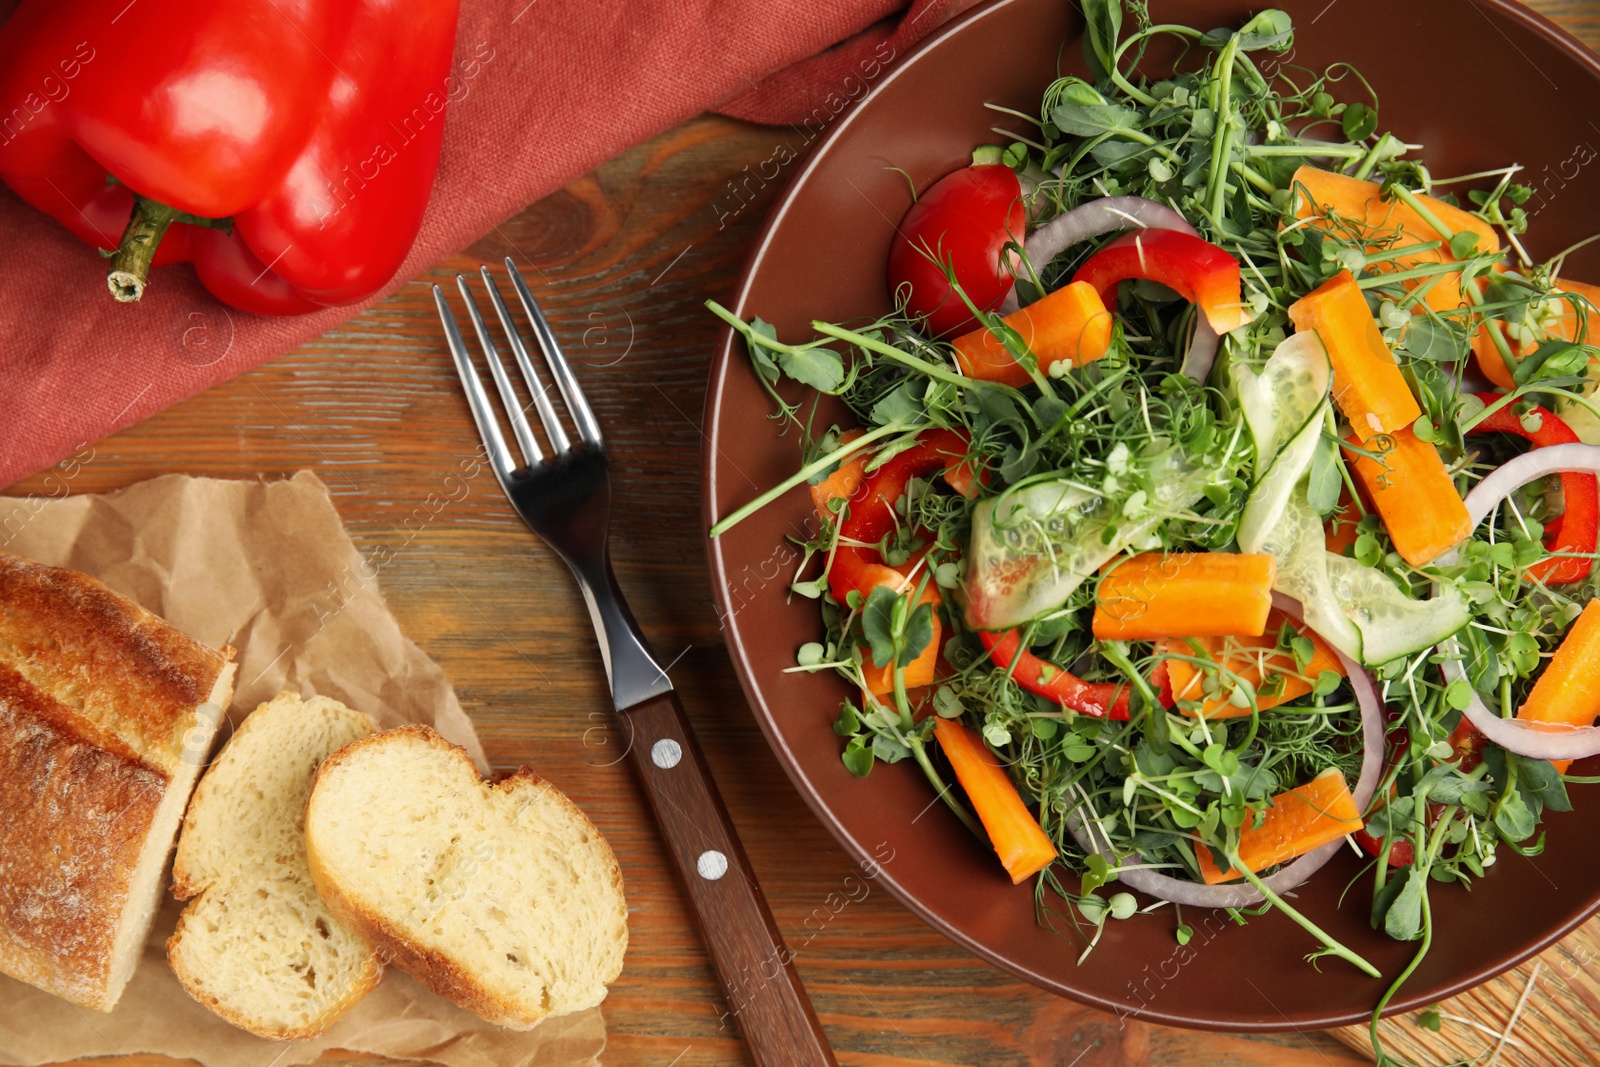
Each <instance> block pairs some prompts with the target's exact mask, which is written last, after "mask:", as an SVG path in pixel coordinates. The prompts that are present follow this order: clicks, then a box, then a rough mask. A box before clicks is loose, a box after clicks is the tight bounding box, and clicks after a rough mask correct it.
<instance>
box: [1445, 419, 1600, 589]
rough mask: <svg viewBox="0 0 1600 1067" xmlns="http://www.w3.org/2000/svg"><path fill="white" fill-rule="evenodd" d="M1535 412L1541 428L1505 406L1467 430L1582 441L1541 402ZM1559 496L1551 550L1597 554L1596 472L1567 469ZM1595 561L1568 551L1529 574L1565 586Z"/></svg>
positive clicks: (1549, 530) (1538, 444)
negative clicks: (1527, 424)
mask: <svg viewBox="0 0 1600 1067" xmlns="http://www.w3.org/2000/svg"><path fill="white" fill-rule="evenodd" d="M1478 399H1479V400H1482V401H1483V402H1484V403H1485V404H1493V403H1495V402H1496V401H1497V400H1499V399H1500V395H1499V394H1498V393H1479V394H1478ZM1533 413H1534V414H1535V415H1537V416H1538V418H1539V428H1538V429H1537V430H1529V429H1528V428H1527V427H1525V426H1523V425H1522V420H1521V419H1520V418H1518V417H1517V415H1516V413H1515V412H1513V411H1512V410H1511V405H1507V406H1505V407H1503V408H1501V409H1500V410H1499V411H1496V412H1495V413H1494V414H1492V415H1490V416H1489V417H1488V418H1485V419H1484V420H1482V421H1481V422H1479V423H1478V424H1477V425H1476V426H1474V427H1473V428H1472V429H1471V430H1469V431H1468V433H1469V434H1479V433H1509V434H1516V435H1517V436H1518V437H1520V438H1522V439H1523V440H1525V441H1527V442H1528V443H1530V444H1532V445H1533V447H1535V448H1543V447H1545V446H1546V445H1564V444H1572V443H1573V442H1576V441H1578V440H1579V437H1578V435H1577V434H1576V433H1574V432H1573V430H1572V427H1570V426H1568V425H1567V424H1566V423H1565V422H1563V421H1561V419H1560V418H1559V417H1558V416H1557V415H1555V414H1554V413H1553V412H1550V411H1547V410H1546V409H1544V408H1542V407H1538V406H1537V405H1535V407H1534V408H1533ZM1561 496H1562V498H1563V500H1564V501H1565V504H1566V510H1565V511H1564V512H1562V513H1561V515H1559V516H1557V517H1556V518H1555V519H1553V520H1551V521H1550V522H1549V523H1547V524H1546V525H1545V536H1544V547H1545V549H1546V550H1547V551H1550V552H1577V553H1582V554H1584V555H1588V556H1591V557H1592V556H1593V554H1594V551H1595V542H1596V535H1597V534H1600V479H1596V477H1595V476H1594V475H1593V474H1583V473H1579V472H1574V471H1566V472H1564V473H1563V474H1562V475H1561ZM1593 565H1594V560H1593V559H1592V558H1591V559H1580V558H1578V557H1577V556H1568V557H1565V558H1561V559H1544V560H1540V561H1539V562H1538V563H1535V564H1534V565H1533V566H1531V567H1529V568H1528V574H1529V575H1531V576H1532V577H1534V578H1537V579H1539V580H1540V581H1542V582H1545V583H1547V584H1549V585H1566V584H1568V583H1570V582H1581V581H1583V580H1584V579H1585V578H1587V577H1589V570H1590V568H1591V567H1593Z"/></svg>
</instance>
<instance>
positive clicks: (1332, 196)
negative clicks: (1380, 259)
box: [1293, 167, 1500, 311]
mask: <svg viewBox="0 0 1600 1067" xmlns="http://www.w3.org/2000/svg"><path fill="white" fill-rule="evenodd" d="M1293 187H1294V189H1295V190H1296V193H1297V196H1296V203H1295V217H1296V218H1301V219H1312V220H1315V221H1313V222H1312V223H1311V225H1315V226H1317V227H1318V228H1319V229H1323V230H1326V231H1328V232H1330V233H1337V234H1339V235H1340V236H1344V237H1354V236H1356V234H1353V233H1350V232H1349V230H1348V228H1347V227H1346V226H1341V225H1340V223H1341V222H1344V223H1347V224H1348V223H1354V224H1356V226H1357V227H1359V229H1360V230H1362V231H1364V232H1365V234H1366V235H1367V236H1369V237H1371V238H1372V243H1369V244H1368V245H1367V246H1366V250H1367V252H1369V253H1379V252H1382V251H1383V250H1384V249H1385V248H1403V247H1405V246H1407V245H1415V244H1422V243H1424V242H1427V241H1439V242H1441V244H1440V246H1439V247H1438V248H1436V249H1434V250H1433V251H1430V252H1414V253H1409V254H1407V255H1403V256H1398V257H1396V258H1395V259H1394V260H1392V261H1391V262H1392V266H1391V265H1389V264H1385V265H1383V266H1382V267H1380V268H1379V269H1382V270H1397V271H1398V270H1408V269H1410V268H1412V267H1417V266H1422V265H1425V264H1428V263H1449V262H1452V261H1453V260H1454V257H1453V256H1451V254H1450V245H1449V242H1448V241H1446V240H1445V239H1444V237H1443V236H1442V235H1441V234H1440V233H1439V231H1437V230H1435V229H1434V228H1433V226H1432V224H1431V223H1429V222H1428V221H1427V220H1426V219H1424V218H1423V217H1422V216H1421V215H1419V214H1417V212H1416V211H1414V210H1413V209H1412V208H1411V206H1410V205H1409V204H1407V203H1406V202H1405V201H1403V200H1399V199H1394V200H1387V201H1386V200H1384V199H1383V198H1382V196H1381V195H1380V190H1381V188H1382V187H1381V186H1380V185H1379V184H1378V183H1377V182H1369V181H1363V180H1362V179H1360V178H1351V177H1348V176H1346V175H1343V174H1335V173H1333V172H1331V171H1326V170H1322V169H1320V168H1318V167H1301V168H1300V169H1299V170H1297V171H1295V173H1294V185H1293ZM1417 199H1418V200H1420V201H1422V203H1423V204H1424V206H1426V207H1427V208H1428V210H1430V211H1432V212H1433V214H1434V215H1435V217H1437V218H1438V220H1439V221H1440V222H1442V223H1444V224H1445V226H1447V227H1449V229H1450V231H1451V232H1452V233H1461V232H1462V231H1464V230H1465V231H1469V232H1471V233H1473V234H1475V235H1477V238H1478V251H1480V252H1496V251H1499V249H1500V235H1499V234H1497V233H1495V230H1494V227H1493V226H1490V225H1489V224H1488V223H1487V222H1484V221H1483V220H1482V219H1480V218H1478V217H1477V216H1476V215H1473V214H1470V213H1469V212H1466V211H1463V210H1461V209H1460V208H1458V207H1455V206H1453V205H1451V204H1447V203H1445V202H1444V201H1443V200H1435V199H1434V198H1433V197H1430V196H1419V197H1417ZM1427 280H1429V279H1422V280H1421V281H1427ZM1421 281H1418V282H1410V283H1408V286H1415V285H1418V284H1421ZM1424 302H1425V303H1426V304H1427V305H1428V306H1429V307H1431V308H1433V309H1434V310H1435V311H1452V310H1454V309H1456V308H1458V307H1460V306H1461V275H1460V274H1458V273H1456V274H1446V275H1444V276H1443V277H1442V278H1440V280H1439V281H1438V282H1436V283H1435V284H1434V285H1433V287H1432V288H1431V289H1429V290H1428V293H1427V296H1426V297H1424Z"/></svg>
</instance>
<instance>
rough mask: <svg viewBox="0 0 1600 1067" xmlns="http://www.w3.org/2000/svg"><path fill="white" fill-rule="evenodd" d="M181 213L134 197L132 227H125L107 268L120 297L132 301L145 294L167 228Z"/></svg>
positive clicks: (109, 280) (109, 282) (110, 283)
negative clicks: (152, 263) (151, 268)
mask: <svg viewBox="0 0 1600 1067" xmlns="http://www.w3.org/2000/svg"><path fill="white" fill-rule="evenodd" d="M179 214H180V213H179V212H178V211H177V209H176V208H170V207H168V206H167V205H165V204H159V203H157V202H156V201H154V200H147V199H146V198H144V197H142V196H135V197H134V198H133V214H132V215H130V216H129V217H128V228H127V229H125V230H123V231H122V241H121V242H120V243H119V244H118V245H117V250H116V251H115V252H113V253H112V254H111V262H110V264H109V265H108V267H107V269H106V285H107V286H109V287H110V289H111V295H112V296H114V297H116V298H117V300H118V301H120V302H121V303H124V304H129V303H132V302H134V301H135V300H138V299H139V298H140V297H141V296H143V295H144V287H145V282H146V281H147V280H148V279H149V277H150V264H151V262H152V261H153V260H154V259H155V256H156V249H157V248H158V247H160V245H161V239H162V238H163V237H165V236H166V235H167V229H168V228H169V227H170V226H171V225H172V224H173V223H174V222H176V221H178V218H179Z"/></svg>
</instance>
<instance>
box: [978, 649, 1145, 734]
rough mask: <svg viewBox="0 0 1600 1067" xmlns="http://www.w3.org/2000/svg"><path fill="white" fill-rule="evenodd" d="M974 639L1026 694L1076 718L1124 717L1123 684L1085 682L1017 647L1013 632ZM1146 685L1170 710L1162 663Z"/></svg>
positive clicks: (1125, 695)
mask: <svg viewBox="0 0 1600 1067" xmlns="http://www.w3.org/2000/svg"><path fill="white" fill-rule="evenodd" d="M978 640H979V641H981V642H982V643H983V648H984V651H986V652H988V653H989V658H990V659H991V660H993V661H994V664H995V666H997V667H999V668H1000V669H1001V670H1009V671H1010V672H1011V679H1012V681H1014V682H1016V683H1017V684H1018V685H1020V686H1021V687H1022V688H1024V689H1026V690H1027V691H1028V692H1030V693H1033V694H1036V695H1038V696H1042V697H1044V698H1045V699H1046V700H1049V701H1051V702H1052V703H1055V704H1059V705H1060V706H1061V707H1063V708H1067V709H1068V710H1070V711H1075V712H1077V713H1078V714H1080V715H1091V716H1093V717H1094V718H1097V719H1115V720H1119V721H1126V719H1127V718H1128V693H1129V692H1130V688H1129V686H1128V684H1127V683H1126V682H1086V681H1084V680H1083V679H1082V678H1079V677H1078V676H1077V675H1076V674H1073V673H1072V672H1071V671H1069V670H1065V669H1063V668H1061V667H1057V666H1056V665H1055V664H1053V663H1046V662H1045V661H1044V660H1042V659H1040V658H1039V657H1038V656H1035V655H1034V654H1033V653H1032V652H1030V651H1029V650H1028V649H1026V648H1023V647H1021V646H1022V635H1021V633H1020V632H1019V631H1018V630H1016V629H1011V630H1006V631H1003V632H1001V633H995V632H993V631H989V630H980V631H978ZM1013 664H1015V666H1013ZM1150 682H1151V684H1152V685H1154V686H1155V687H1156V690H1157V695H1158V696H1159V698H1160V700H1161V703H1162V705H1163V706H1164V707H1170V706H1171V704H1172V682H1171V680H1170V679H1169V678H1168V677H1167V664H1166V661H1165V660H1163V661H1162V662H1160V663H1158V664H1156V668H1155V670H1153V671H1151V672H1150Z"/></svg>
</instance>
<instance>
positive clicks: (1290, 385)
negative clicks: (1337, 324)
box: [1234, 333, 1332, 552]
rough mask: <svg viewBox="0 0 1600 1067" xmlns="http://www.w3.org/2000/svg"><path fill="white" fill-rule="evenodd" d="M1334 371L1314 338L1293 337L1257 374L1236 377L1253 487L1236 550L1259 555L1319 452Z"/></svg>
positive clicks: (1246, 371)
mask: <svg viewBox="0 0 1600 1067" xmlns="http://www.w3.org/2000/svg"><path fill="white" fill-rule="evenodd" d="M1331 378H1332V370H1331V367H1330V365H1329V363H1328V353H1327V350H1326V349H1324V348H1323V347H1322V342H1321V340H1319V339H1318V338H1317V335H1316V334H1314V333H1297V334H1294V335H1293V336H1291V337H1290V338H1288V339H1287V340H1285V341H1284V342H1283V343H1282V344H1280V345H1278V347H1277V349H1276V350H1275V351H1274V352H1273V353H1272V356H1271V358H1270V359H1268V360H1267V362H1266V364H1265V365H1264V366H1262V368H1261V370H1260V371H1259V372H1256V371H1252V370H1251V369H1250V368H1249V367H1243V366H1241V367H1238V368H1236V369H1235V371H1234V390H1235V392H1236V393H1237V395H1238V397H1239V408H1240V410H1241V411H1242V412H1243V413H1244V420H1245V424H1246V425H1248V426H1249V427H1250V436H1251V437H1252V438H1253V439H1254V440H1255V445H1256V463H1255V470H1256V475H1255V487H1254V488H1253V489H1252V490H1251V493H1250V498H1249V499H1248V500H1247V501H1245V507H1244V513H1243V514H1242V515H1240V517H1239V533H1238V541H1239V548H1240V550H1241V551H1244V552H1260V551H1263V549H1262V545H1263V544H1264V543H1265V541H1266V538H1267V534H1268V532H1269V531H1271V530H1272V529H1273V528H1274V527H1276V526H1277V525H1278V523H1279V520H1280V519H1281V517H1282V515H1283V509H1284V505H1285V503H1286V502H1287V501H1288V499H1289V496H1290V495H1291V494H1292V493H1293V492H1294V490H1295V486H1296V485H1298V484H1299V482H1300V478H1301V476H1302V475H1304V474H1305V472H1306V469H1307V468H1308V467H1310V466H1311V459H1312V456H1313V454H1314V453H1315V452H1316V448H1317V438H1318V437H1320V436H1321V434H1322V424H1323V421H1324V419H1325V418H1326V415H1327V412H1328V410H1329V408H1328V384H1329V382H1330V380H1331Z"/></svg>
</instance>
